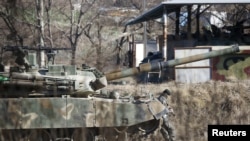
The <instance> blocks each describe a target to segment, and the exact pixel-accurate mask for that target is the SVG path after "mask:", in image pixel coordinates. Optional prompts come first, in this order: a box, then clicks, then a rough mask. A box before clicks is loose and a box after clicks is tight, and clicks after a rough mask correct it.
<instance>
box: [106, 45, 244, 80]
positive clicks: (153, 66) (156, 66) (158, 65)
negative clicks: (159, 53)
mask: <svg viewBox="0 0 250 141" xmlns="http://www.w3.org/2000/svg"><path fill="white" fill-rule="evenodd" d="M239 51H240V50H239V47H238V46H237V45H234V46H232V47H231V48H226V49H221V50H216V51H211V52H208V53H204V54H198V55H193V56H189V57H184V58H180V59H174V60H169V61H165V62H164V61H162V62H150V63H145V64H141V65H140V66H138V67H134V68H130V69H126V70H122V71H119V72H114V73H108V74H106V78H107V80H108V81H111V80H115V79H119V78H124V77H128V76H132V75H136V74H139V73H141V72H150V71H155V70H162V69H164V68H168V67H173V66H177V65H181V64H186V63H190V62H195V61H200V60H204V59H209V58H213V57H217V56H222V55H226V54H231V53H236V52H239Z"/></svg>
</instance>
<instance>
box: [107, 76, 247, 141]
mask: <svg viewBox="0 0 250 141" xmlns="http://www.w3.org/2000/svg"><path fill="white" fill-rule="evenodd" d="M166 88H168V89H169V90H171V91H172V95H171V97H170V101H169V103H170V105H171V106H172V107H173V109H174V111H175V116H172V117H171V120H172V123H173V125H174V126H175V131H176V137H177V140H178V141H206V140H207V126H208V125H209V124H249V122H250V116H249V115H250V108H249V107H250V95H249V94H250V81H249V80H248V81H247V80H246V81H230V82H220V81H209V82H206V83H200V84H178V83H175V82H169V83H162V84H144V85H143V84H136V83H135V82H133V81H132V83H130V84H127V85H109V86H108V89H110V90H111V89H114V90H117V91H120V93H123V94H125V95H128V94H131V95H141V94H143V93H144V92H149V91H150V92H151V93H153V94H156V95H157V94H159V93H160V92H162V91H163V90H164V89H166Z"/></svg>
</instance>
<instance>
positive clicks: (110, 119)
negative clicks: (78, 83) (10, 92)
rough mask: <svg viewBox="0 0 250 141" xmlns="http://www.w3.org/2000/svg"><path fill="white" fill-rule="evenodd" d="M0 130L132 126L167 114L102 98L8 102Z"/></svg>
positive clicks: (2, 105) (156, 105)
mask: <svg viewBox="0 0 250 141" xmlns="http://www.w3.org/2000/svg"><path fill="white" fill-rule="evenodd" d="M0 111H1V113H2V114H0V129H51V128H89V127H124V126H133V125H136V124H139V123H142V122H146V121H149V120H152V119H159V118H160V117H161V116H162V115H163V114H165V113H166V111H165V106H164V105H162V104H161V103H160V102H159V101H158V100H151V101H150V102H141V101H130V100H129V99H126V100H122V99H103V98H95V97H92V98H73V97H72V98H71V97H66V98H51V97H50V98H6V99H1V100H0Z"/></svg>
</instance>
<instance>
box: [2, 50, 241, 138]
mask: <svg viewBox="0 0 250 141" xmlns="http://www.w3.org/2000/svg"><path fill="white" fill-rule="evenodd" d="M14 51H15V55H16V56H17V57H16V58H17V59H16V63H17V64H18V65H17V66H10V67H9V69H8V70H5V69H3V71H2V72H1V76H0V81H1V82H0V92H1V94H0V111H1V114H0V130H1V137H0V140H3V141H11V140H13V141H21V140H22V141H26V140H27V141H37V140H41V141H44V140H46V141H47V140H48V141H54V140H60V141H64V140H70V141H82V140H88V141H95V140H96V141H97V140H98V141H99V140H100V141H101V140H103V141H106V140H115V139H116V140H130V139H129V137H130V135H131V134H137V133H138V134H140V135H148V134H150V133H153V131H155V130H157V129H159V128H161V123H162V117H163V116H164V115H167V114H168V113H169V111H168V109H167V108H166V105H165V104H164V103H163V102H162V101H161V100H160V99H161V98H160V96H158V97H157V96H156V95H154V94H146V95H145V96H144V97H143V96H142V97H138V96H137V97H133V96H129V97H122V96H121V95H119V93H117V92H110V93H106V92H105V87H106V86H107V85H108V82H109V81H112V80H116V79H120V78H123V77H127V76H133V75H137V74H139V73H142V72H148V71H153V70H160V69H165V68H168V67H173V66H176V65H180V64H184V63H189V62H194V61H199V60H203V59H208V58H212V57H216V56H220V55H225V54H230V53H235V52H238V51H239V47H237V46H233V47H232V48H227V49H222V50H218V51H211V52H209V53H205V54H200V55H195V56H191V57H186V58H182V59H175V60H170V61H166V62H164V61H162V62H153V63H145V64H141V65H140V66H139V67H135V68H129V69H125V70H122V71H118V72H114V73H108V74H104V73H103V72H100V71H99V70H97V69H95V68H92V67H89V66H87V65H85V64H83V65H82V68H77V67H76V66H75V65H64V64H53V63H52V64H50V65H48V67H47V68H39V67H37V64H36V54H35V53H27V52H28V51H25V50H23V49H22V48H16V49H14ZM50 55H51V54H50ZM1 68H7V67H6V66H2V67H1ZM163 136H164V135H163ZM120 137H122V139H119V138H120Z"/></svg>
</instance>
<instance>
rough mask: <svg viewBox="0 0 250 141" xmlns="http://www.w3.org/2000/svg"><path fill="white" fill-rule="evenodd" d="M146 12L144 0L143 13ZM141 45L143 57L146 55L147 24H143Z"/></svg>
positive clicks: (144, 1)
mask: <svg viewBox="0 0 250 141" xmlns="http://www.w3.org/2000/svg"><path fill="white" fill-rule="evenodd" d="M145 11H146V0H143V12H145ZM143 29H144V31H143V44H144V57H146V55H147V22H146V21H145V22H143Z"/></svg>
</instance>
